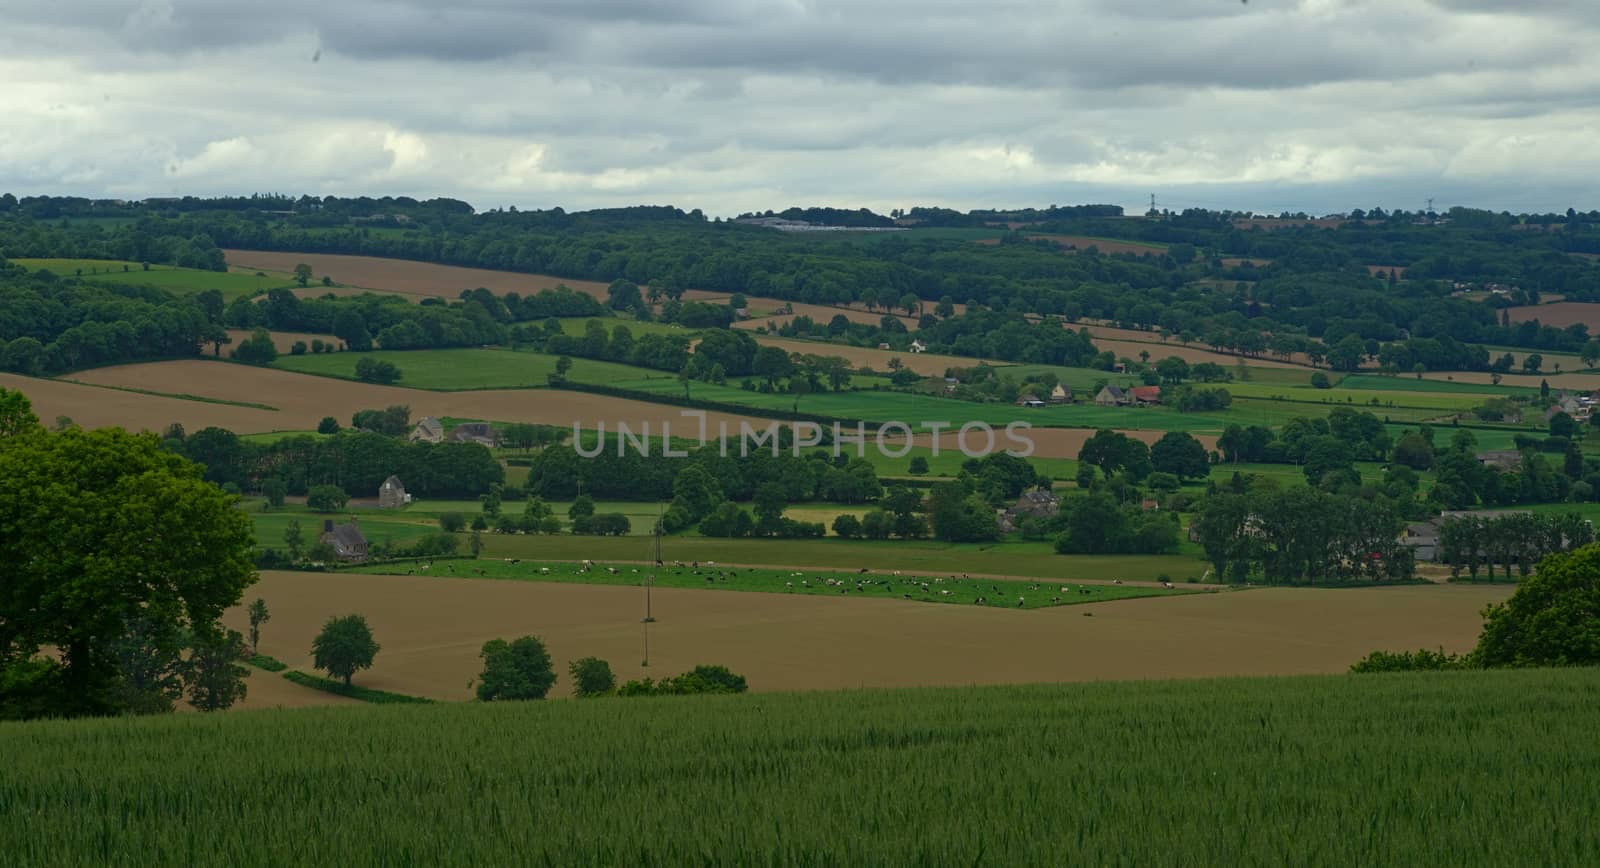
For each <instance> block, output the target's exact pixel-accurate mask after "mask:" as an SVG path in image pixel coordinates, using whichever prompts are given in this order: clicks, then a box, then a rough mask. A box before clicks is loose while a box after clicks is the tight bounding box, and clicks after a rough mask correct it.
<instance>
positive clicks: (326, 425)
mask: <svg viewBox="0 0 1600 868" xmlns="http://www.w3.org/2000/svg"><path fill="white" fill-rule="evenodd" d="M317 433H318V434H337V433H339V420H338V419H335V418H333V417H332V416H323V417H322V421H321V422H318V423H317Z"/></svg>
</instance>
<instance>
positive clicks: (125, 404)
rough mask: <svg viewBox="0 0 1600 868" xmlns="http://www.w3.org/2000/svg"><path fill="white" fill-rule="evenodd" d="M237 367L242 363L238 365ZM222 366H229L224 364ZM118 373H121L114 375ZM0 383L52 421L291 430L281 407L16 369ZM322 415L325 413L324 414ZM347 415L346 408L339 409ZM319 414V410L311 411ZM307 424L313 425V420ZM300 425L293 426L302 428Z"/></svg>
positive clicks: (240, 394) (245, 397) (245, 396)
mask: <svg viewBox="0 0 1600 868" xmlns="http://www.w3.org/2000/svg"><path fill="white" fill-rule="evenodd" d="M189 364H213V365H217V367H221V364H220V363H216V362H193V363H189ZM240 367H241V368H242V367H243V366H240ZM227 370H232V369H231V368H230V369H227ZM90 373H100V372H98V371H95V372H85V373H81V374H75V375H73V376H76V377H87V376H89V374H90ZM118 379H123V378H118ZM124 384H125V385H128V386H132V387H133V388H139V389H151V390H157V391H172V392H174V393H187V394H198V392H197V391H196V390H192V389H189V388H186V387H185V384H182V383H172V382H163V383H162V384H161V385H163V386H168V387H173V386H176V387H177V388H172V389H163V388H161V387H160V386H156V385H150V384H147V383H143V382H140V381H139V379H138V378H137V377H129V378H125V380H124ZM0 388H6V389H16V390H17V391H20V392H22V393H23V394H24V395H27V396H28V400H29V401H32V402H33V412H34V415H36V416H38V417H39V418H40V419H41V420H43V421H44V422H45V424H50V423H52V422H53V421H54V420H55V418H56V417H57V416H68V417H70V418H71V419H72V420H73V421H74V422H77V423H78V424H79V425H82V426H83V427H85V428H105V427H109V426H120V427H123V428H127V429H129V430H132V431H141V430H142V431H160V430H161V429H163V428H165V427H167V425H169V424H171V423H173V422H180V423H182V424H183V426H184V427H185V428H187V429H188V430H190V431H197V430H199V429H201V428H206V427H210V426H213V425H215V426H218V427H221V428H228V429H230V430H233V431H237V432H239V433H241V434H243V433H253V432H259V431H289V430H295V429H296V427H297V426H296V425H295V424H294V420H293V419H291V418H288V417H286V416H285V414H283V413H278V412H273V411H271V410H262V409H258V408H254V407H234V406H230V405H227V404H210V403H206V402H203V401H188V400H184V399H182V398H169V397H163V396H160V395H142V394H139V393H137V392H129V391H123V390H119V389H104V388H99V387H97V386H91V385H82V384H79V383H71V382H67V381H64V380H40V379H34V378H32V377H21V376H17V375H16V374H4V373H0ZM222 391H223V392H227V393H229V394H231V395H232V396H233V400H239V401H251V402H259V401H260V400H261V399H260V398H256V397H251V396H250V393H249V390H248V389H231V390H229V389H223V390H222ZM324 415H327V414H324ZM344 415H345V416H346V417H347V418H346V419H345V421H348V416H349V414H348V413H346V414H344ZM317 418H318V419H321V418H322V417H321V416H318V417H317ZM311 427H313V428H314V427H316V423H315V421H313V422H312V425H311ZM305 428H306V426H305V425H300V426H298V429H299V430H304V429H305Z"/></svg>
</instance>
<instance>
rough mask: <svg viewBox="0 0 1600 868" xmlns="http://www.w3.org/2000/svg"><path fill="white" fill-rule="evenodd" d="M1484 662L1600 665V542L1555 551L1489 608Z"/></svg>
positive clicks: (1481, 646) (1480, 652) (1478, 653)
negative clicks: (1501, 601) (1506, 598)
mask: <svg viewBox="0 0 1600 868" xmlns="http://www.w3.org/2000/svg"><path fill="white" fill-rule="evenodd" d="M1473 658H1474V660H1475V661H1476V662H1477V663H1478V665H1481V666H1573V665H1589V666H1593V665H1595V664H1597V663H1600V545H1588V546H1584V547H1583V548H1581V549H1578V550H1576V551H1573V552H1570V553H1567V554H1552V555H1549V556H1547V557H1545V559H1544V560H1543V561H1540V562H1539V571H1538V572H1537V573H1535V574H1534V575H1533V576H1530V577H1528V578H1525V579H1523V580H1522V582H1521V583H1520V584H1519V585H1518V586H1517V591H1516V593H1514V594H1512V595H1511V599H1509V600H1507V601H1506V602H1504V603H1500V604H1497V605H1493V606H1490V607H1489V608H1488V609H1486V610H1485V611H1484V624H1483V634H1482V635H1481V636H1480V637H1479V638H1478V647H1477V650H1475V651H1474V652H1473Z"/></svg>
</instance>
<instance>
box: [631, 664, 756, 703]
mask: <svg viewBox="0 0 1600 868" xmlns="http://www.w3.org/2000/svg"><path fill="white" fill-rule="evenodd" d="M748 689H749V686H748V685H747V684H746V683H745V680H744V676H742V675H735V674H733V673H732V672H730V671H729V670H728V667H726V666H707V665H700V666H696V667H695V668H693V669H691V670H689V671H688V672H685V673H683V674H682V675H678V676H674V677H672V678H663V679H661V680H660V681H652V680H650V679H649V678H646V679H643V680H642V681H628V682H625V683H624V684H623V685H622V686H621V687H619V688H617V695H618V696H689V695H693V694H700V693H744V692H745V691H746V690H748Z"/></svg>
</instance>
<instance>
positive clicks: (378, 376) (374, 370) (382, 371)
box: [356, 357, 402, 385]
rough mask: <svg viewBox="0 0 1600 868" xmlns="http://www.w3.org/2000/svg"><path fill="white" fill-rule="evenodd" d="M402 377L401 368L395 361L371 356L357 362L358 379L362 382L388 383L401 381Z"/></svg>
mask: <svg viewBox="0 0 1600 868" xmlns="http://www.w3.org/2000/svg"><path fill="white" fill-rule="evenodd" d="M401 377H402V374H401V373H400V368H399V367H397V366H396V365H395V363H394V362H385V361H379V360H377V359H374V358H370V357H369V358H363V359H361V360H360V361H358V362H356V379H358V380H361V381H362V382H366V383H380V384H384V385H387V384H389V383H397V382H399V381H400V379H401Z"/></svg>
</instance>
